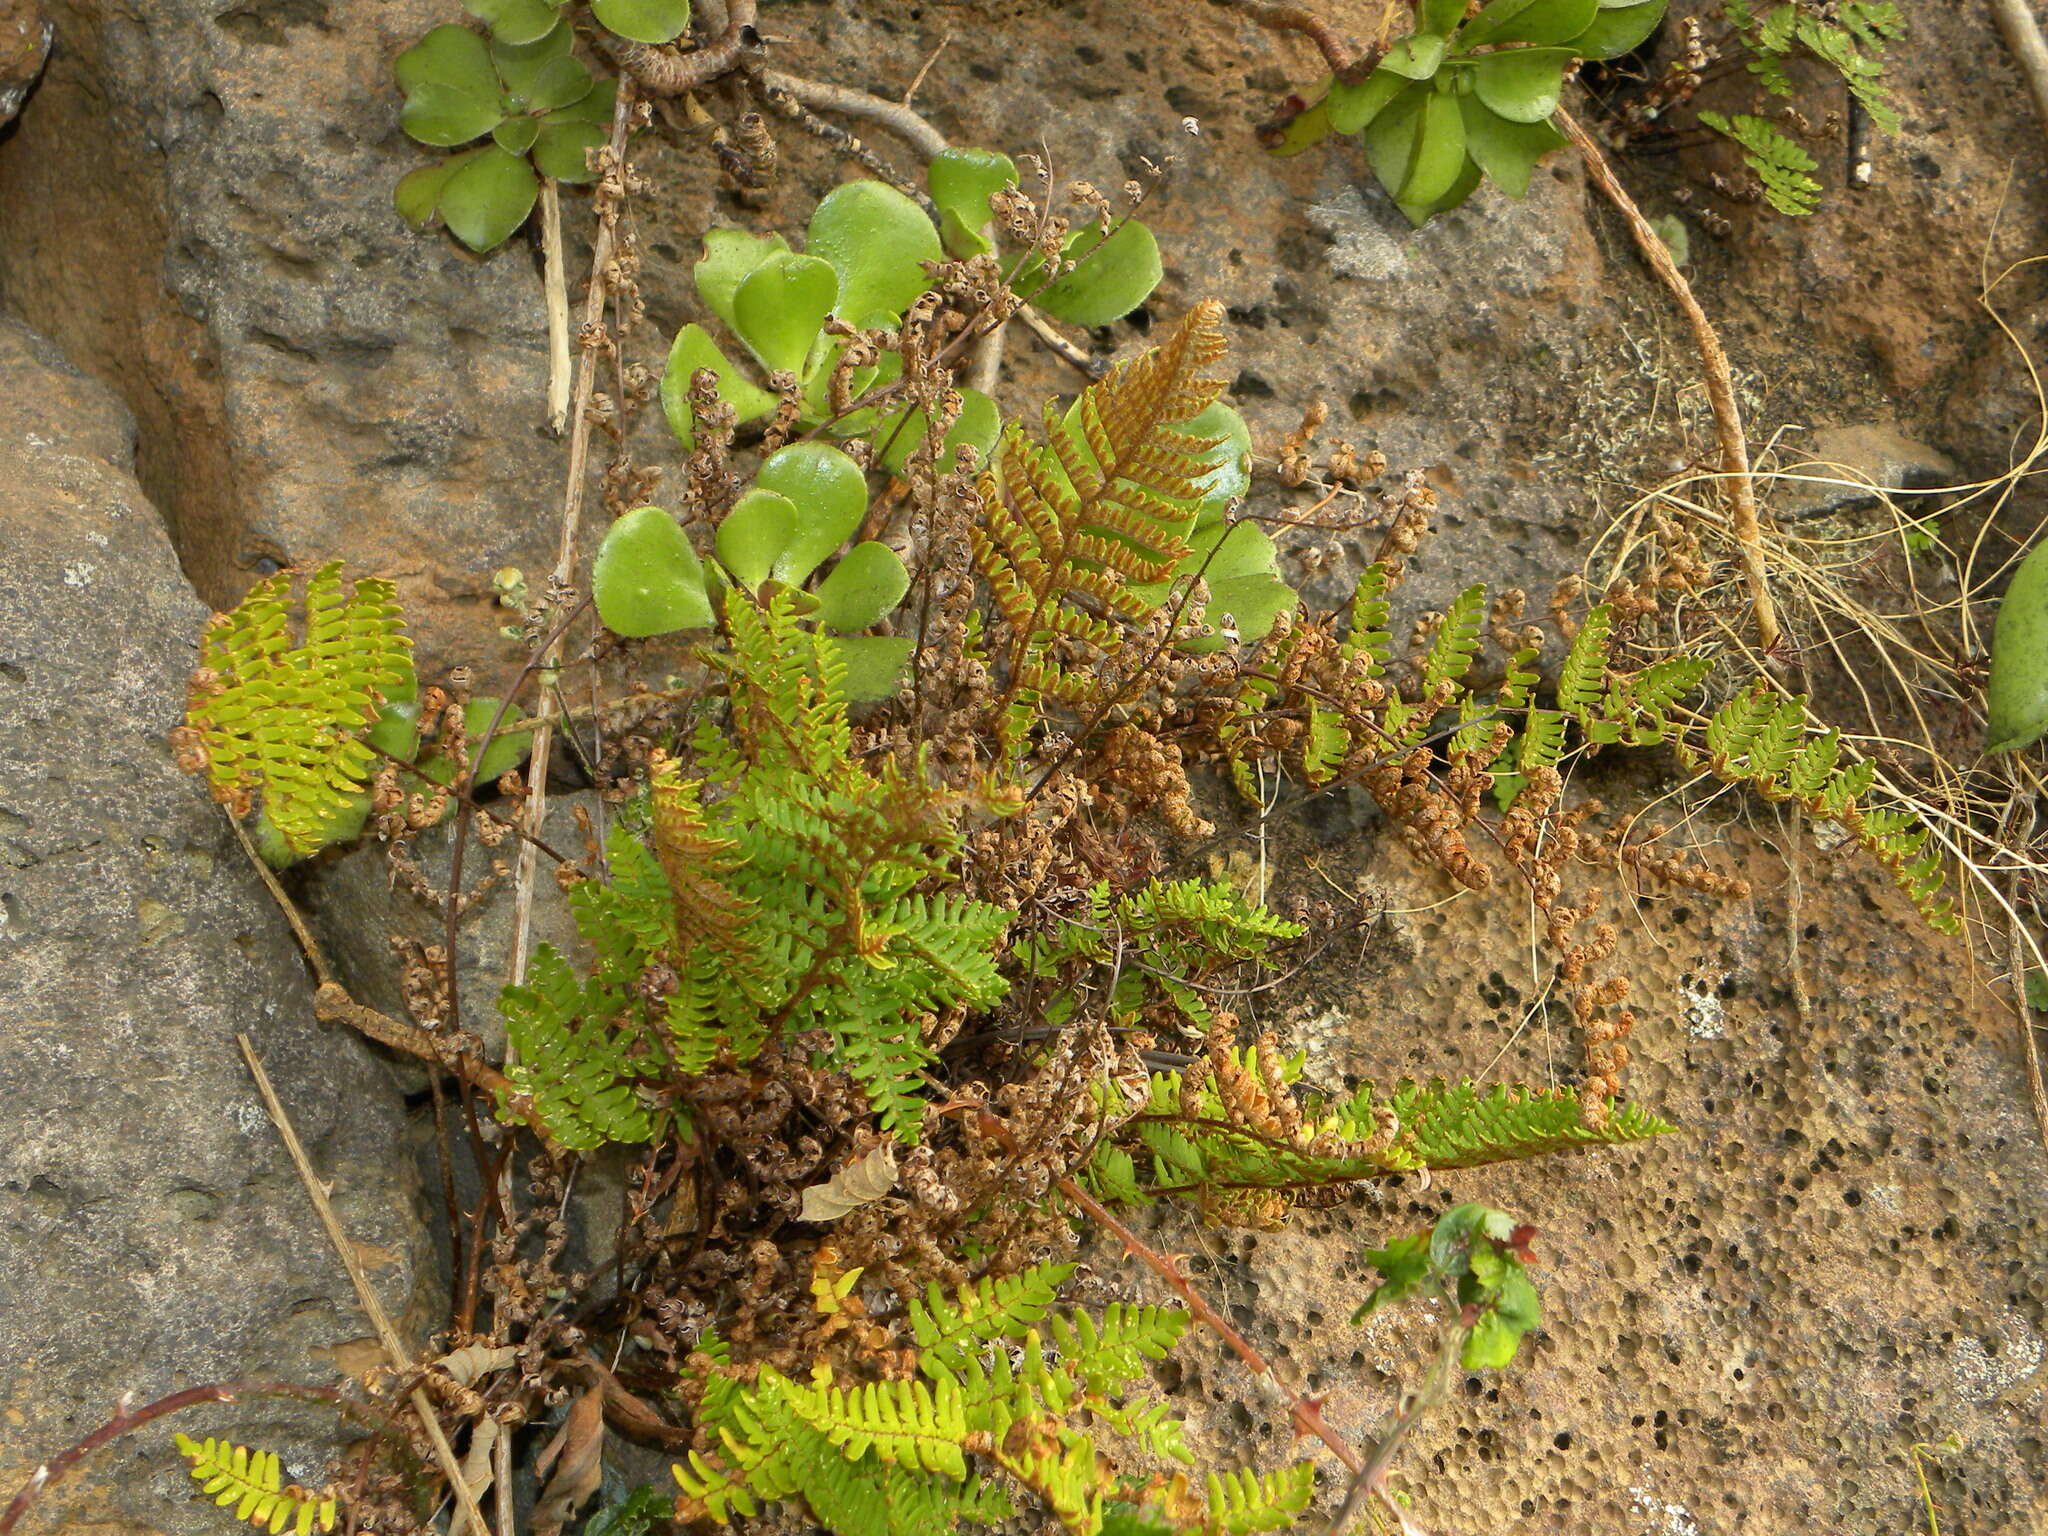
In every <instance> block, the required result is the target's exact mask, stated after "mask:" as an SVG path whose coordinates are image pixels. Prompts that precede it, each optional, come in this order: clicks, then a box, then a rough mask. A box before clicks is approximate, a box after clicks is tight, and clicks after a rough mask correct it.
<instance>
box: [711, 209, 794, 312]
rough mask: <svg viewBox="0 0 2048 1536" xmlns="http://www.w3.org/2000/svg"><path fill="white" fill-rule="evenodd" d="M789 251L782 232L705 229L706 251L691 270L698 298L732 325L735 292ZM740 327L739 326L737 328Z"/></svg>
mask: <svg viewBox="0 0 2048 1536" xmlns="http://www.w3.org/2000/svg"><path fill="white" fill-rule="evenodd" d="M788 253H789V242H788V241H787V240H785V239H783V238H782V236H780V235H750V234H748V233H747V232H746V231H745V230H743V229H713V230H708V231H706V232H705V235H704V254H703V256H702V257H700V258H699V259H698V262H697V265H696V266H695V267H694V268H693V269H692V271H691V276H692V277H694V278H695V279H696V283H697V297H698V298H700V299H702V300H703V301H704V307H705V308H706V309H708V310H710V311H711V313H713V314H714V315H716V316H718V318H719V319H721V320H723V321H724V322H725V323H726V324H727V325H733V324H734V322H733V317H732V302H733V295H734V294H736V293H738V292H739V287H740V284H741V283H743V282H745V281H746V280H747V279H748V278H749V277H751V276H752V275H753V273H754V271H755V269H757V268H758V267H760V265H761V264H762V263H763V262H765V261H767V260H768V259H769V258H770V257H771V256H783V255H787V254H788ZM735 329H737V327H735Z"/></svg>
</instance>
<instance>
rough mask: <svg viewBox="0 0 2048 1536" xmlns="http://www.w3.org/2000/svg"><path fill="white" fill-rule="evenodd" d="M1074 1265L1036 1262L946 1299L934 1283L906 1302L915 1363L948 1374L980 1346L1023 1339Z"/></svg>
mask: <svg viewBox="0 0 2048 1536" xmlns="http://www.w3.org/2000/svg"><path fill="white" fill-rule="evenodd" d="M1075 1268H1076V1266H1074V1265H1072V1264H1036V1265H1033V1266H1032V1267H1031V1268H1030V1269H1026V1270H1022V1271H1020V1272H1019V1273H1017V1274H1014V1275H1004V1276H1001V1277H999V1278H997V1277H985V1278H984V1279H982V1280H981V1282H980V1283H979V1284H977V1285H971V1286H966V1287H963V1288H962V1289H961V1290H960V1291H958V1292H956V1293H955V1295H954V1296H953V1297H951V1298H948V1297H947V1296H946V1295H945V1293H944V1292H942V1291H941V1290H940V1289H939V1287H938V1286H937V1285H933V1286H932V1287H931V1288H930V1289H929V1290H928V1291H927V1292H926V1294H925V1299H924V1300H923V1301H916V1300H913V1301H912V1302H911V1303H910V1328H911V1333H912V1336H913V1337H915V1338H916V1340H917V1347H918V1349H919V1350H920V1351H921V1353H920V1355H919V1357H918V1363H919V1366H920V1368H922V1369H923V1370H924V1371H925V1372H926V1374H928V1375H930V1374H934V1373H936V1374H939V1375H950V1374H951V1373H952V1372H954V1371H956V1370H957V1369H959V1368H960V1367H961V1366H963V1365H964V1364H965V1363H966V1360H967V1357H968V1356H969V1355H970V1354H974V1353H977V1352H978V1351H979V1350H980V1348H981V1346H983V1345H986V1344H991V1343H993V1342H995V1341H996V1340H998V1339H1021V1338H1023V1337H1024V1335H1025V1334H1026V1333H1028V1332H1030V1330H1031V1329H1032V1328H1033V1327H1035V1326H1036V1325H1037V1324H1038V1322H1039V1320H1040V1319H1041V1318H1043V1317H1044V1316H1045V1314H1046V1311H1047V1310H1048V1309H1049V1308H1050V1307H1051V1306H1052V1304H1053V1301H1054V1299H1055V1298H1056V1297H1057V1296H1058V1295H1059V1291H1060V1287H1061V1286H1062V1285H1065V1284H1066V1282H1067V1277H1068V1276H1070V1275H1072V1274H1073V1272H1074V1270H1075Z"/></svg>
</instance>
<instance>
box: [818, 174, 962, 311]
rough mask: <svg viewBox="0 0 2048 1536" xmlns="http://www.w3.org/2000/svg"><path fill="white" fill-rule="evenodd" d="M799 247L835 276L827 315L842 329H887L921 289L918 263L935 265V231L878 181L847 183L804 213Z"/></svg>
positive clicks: (926, 282)
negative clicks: (834, 302)
mask: <svg viewBox="0 0 2048 1536" xmlns="http://www.w3.org/2000/svg"><path fill="white" fill-rule="evenodd" d="M804 249H805V250H806V251H808V252H809V253H810V254H811V255H812V256H817V257H822V258H823V259H824V260H826V261H829V262H830V263H831V264H832V268H833V270H834V271H836V272H837V273H838V274H839V300H838V307H837V309H836V310H835V311H834V313H836V314H837V315H838V316H839V318H840V319H842V320H844V321H846V322H847V324H849V325H858V326H882V325H894V324H895V323H896V322H897V321H899V320H901V319H902V318H903V311H904V310H905V309H907V308H909V307H910V303H911V301H912V300H913V299H915V298H916V297H917V296H918V295H919V294H921V293H923V292H924V291H925V289H926V288H928V287H930V286H931V277H930V275H929V274H928V273H926V271H925V269H924V266H923V263H925V262H927V261H939V260H941V259H942V258H943V257H944V254H945V253H944V252H943V251H941V250H940V249H939V235H938V231H937V230H935V229H933V228H932V221H931V220H930V219H928V218H926V217H925V215H924V210H923V209H922V208H920V207H918V206H917V204H916V203H914V202H912V201H911V200H910V199H909V198H907V197H905V196H904V195H903V194H902V193H901V192H898V191H897V190H896V189H895V188H894V187H892V186H888V185H886V184H885V183H883V182H879V181H849V182H846V183H845V184H843V185H841V186H837V187H834V188H833V189H832V190H831V191H830V192H828V193H826V194H825V200H824V201H823V202H821V203H819V204H818V207H817V211H816V212H814V213H813V214H812V215H811V222H810V227H809V229H808V231H807V233H806V235H805V238H804Z"/></svg>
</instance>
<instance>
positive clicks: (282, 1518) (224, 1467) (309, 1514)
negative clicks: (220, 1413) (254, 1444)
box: [176, 1434, 336, 1536]
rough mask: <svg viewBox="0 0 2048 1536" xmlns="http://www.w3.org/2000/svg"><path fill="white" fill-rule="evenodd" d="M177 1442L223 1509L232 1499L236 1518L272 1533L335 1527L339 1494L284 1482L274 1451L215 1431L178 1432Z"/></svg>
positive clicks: (305, 1535)
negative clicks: (202, 1434)
mask: <svg viewBox="0 0 2048 1536" xmlns="http://www.w3.org/2000/svg"><path fill="white" fill-rule="evenodd" d="M176 1443H177V1447H178V1454H179V1455H181V1456H183V1457H184V1458H185V1460H186V1461H187V1462H189V1463H191V1473H192V1477H193V1479H194V1480H195V1481H196V1482H198V1484H199V1486H200V1487H201V1488H202V1489H204V1490H205V1491H206V1492H207V1493H208V1494H209V1495H210V1496H211V1497H212V1499H213V1502H214V1503H216V1504H218V1505H219V1506H220V1507H221V1508H222V1509H226V1508H228V1507H229V1506H230V1505H232V1506H233V1507H234V1511H235V1518H236V1519H237V1520H245V1521H247V1522H248V1523H249V1524H251V1525H253V1526H257V1527H259V1528H260V1529H262V1530H266V1531H269V1532H271V1533H272V1536H280V1533H282V1532H285V1531H291V1532H293V1533H295V1536H309V1533H310V1532H313V1531H331V1530H333V1529H334V1521H335V1516H336V1503H335V1500H334V1499H333V1498H332V1497H331V1496H330V1495H327V1494H324V1493H314V1492H310V1491H308V1490H307V1489H304V1488H300V1487H297V1486H296V1485H294V1486H291V1487H287V1486H285V1482H284V1474H283V1469H282V1467H281V1465H280V1464H279V1462H278V1459H277V1453H276V1452H275V1451H252V1450H250V1449H249V1447H247V1446H246V1445H235V1444H232V1443H231V1442H229V1441H226V1440H216V1439H214V1438H213V1437H212V1436H211V1435H209V1436H207V1437H206V1439H204V1440H194V1439H192V1438H191V1437H190V1436H189V1435H184V1434H180V1435H178V1436H177V1437H176Z"/></svg>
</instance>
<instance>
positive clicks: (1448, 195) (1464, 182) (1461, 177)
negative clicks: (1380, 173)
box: [1397, 151, 1484, 229]
mask: <svg viewBox="0 0 2048 1536" xmlns="http://www.w3.org/2000/svg"><path fill="white" fill-rule="evenodd" d="M1483 179H1484V178H1483V177H1482V176H1481V174H1480V170H1479V162H1478V161H1476V160H1474V159H1473V158H1472V156H1471V154H1470V152H1469V151H1468V152H1467V154H1466V156H1465V164H1464V165H1463V166H1462V167H1461V168H1460V169H1459V171H1458V177H1457V180H1455V181H1453V182H1452V183H1451V185H1450V189H1449V190H1448V191H1446V192H1445V193H1444V194H1443V195H1442V196H1441V197H1439V198H1437V199H1436V200H1435V201H1434V202H1428V203H1401V204H1398V205H1397V206H1398V207H1399V208H1400V210H1401V212H1402V214H1403V215H1404V216H1405V217H1406V218H1407V220H1408V222H1409V223H1410V224H1413V225H1414V226H1415V227H1416V228H1417V229H1420V228H1421V227H1422V226H1423V225H1425V224H1427V223H1428V222H1429V221H1430V220H1431V219H1433V218H1435V217H1436V216H1437V215H1438V214H1440V213H1442V212H1444V211H1445V210H1447V209H1451V208H1455V207H1457V206H1458V204H1460V203H1462V202H1463V201H1465V199H1466V198H1468V197H1470V196H1471V195H1472V194H1473V192H1475V191H1476V190H1477V189H1478V187H1479V183H1480V182H1481V180H1483Z"/></svg>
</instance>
